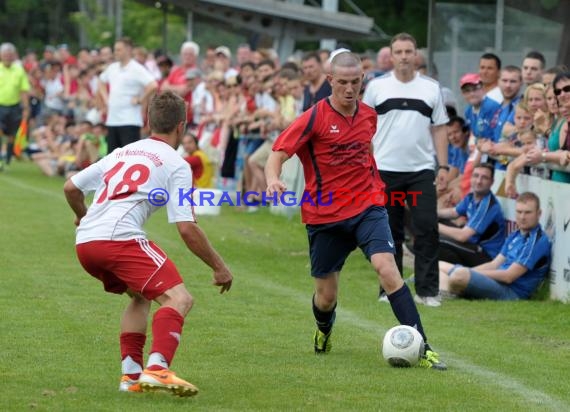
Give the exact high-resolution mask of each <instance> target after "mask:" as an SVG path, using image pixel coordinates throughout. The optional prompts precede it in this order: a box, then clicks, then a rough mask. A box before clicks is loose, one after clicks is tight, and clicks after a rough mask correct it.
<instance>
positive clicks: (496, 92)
mask: <svg viewBox="0 0 570 412" xmlns="http://www.w3.org/2000/svg"><path fill="white" fill-rule="evenodd" d="M485 96H487V97H488V98H489V99H493V100H494V101H496V102H497V103H499V104H501V103H503V93H501V89H500V88H499V86H495V87H493V88H492V89H491V90H489V91H488V92H487V94H486V95H485Z"/></svg>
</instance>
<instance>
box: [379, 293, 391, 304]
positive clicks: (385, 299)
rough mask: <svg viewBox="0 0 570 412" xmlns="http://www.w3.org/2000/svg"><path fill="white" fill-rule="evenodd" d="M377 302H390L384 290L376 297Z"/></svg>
mask: <svg viewBox="0 0 570 412" xmlns="http://www.w3.org/2000/svg"><path fill="white" fill-rule="evenodd" d="M378 302H382V303H390V300H389V299H388V295H387V294H386V292H382V293H381V294H380V296H379V297H378Z"/></svg>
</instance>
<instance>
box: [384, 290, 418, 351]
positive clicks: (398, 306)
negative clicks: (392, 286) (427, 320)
mask: <svg viewBox="0 0 570 412" xmlns="http://www.w3.org/2000/svg"><path fill="white" fill-rule="evenodd" d="M388 300H389V301H390V305H392V312H394V315H396V318H397V319H398V321H399V322H400V323H401V324H402V325H408V326H411V327H413V328H416V329H417V330H418V332H420V334H421V335H422V337H423V338H424V342H425V343H426V345H427V336H426V334H425V333H424V328H423V326H422V321H421V319H420V314H419V313H418V308H417V307H416V304H415V302H414V299H413V298H412V294H411V293H410V289H408V286H407V285H406V284H405V283H404V286H402V287H401V288H400V289H398V290H397V291H395V292H393V293H391V294H389V295H388Z"/></svg>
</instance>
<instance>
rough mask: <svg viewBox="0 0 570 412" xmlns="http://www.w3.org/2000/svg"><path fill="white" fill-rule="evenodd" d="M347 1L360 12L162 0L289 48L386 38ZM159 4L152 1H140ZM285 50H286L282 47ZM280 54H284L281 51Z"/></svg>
mask: <svg viewBox="0 0 570 412" xmlns="http://www.w3.org/2000/svg"><path fill="white" fill-rule="evenodd" d="M345 1H348V4H349V6H351V7H352V9H353V10H355V11H356V12H357V13H358V14H352V13H346V12H338V11H328V10H323V9H322V8H321V7H320V6H319V4H318V3H316V2H312V4H314V5H315V6H311V5H305V4H303V3H304V1H303V0H160V3H166V4H170V5H173V6H175V7H176V8H178V9H181V10H186V11H188V12H192V13H193V14H194V15H196V16H200V17H203V18H206V19H207V20H208V21H211V22H213V23H215V24H222V25H224V27H226V28H230V29H231V28H233V29H239V30H248V31H250V32H254V33H260V34H264V35H267V36H270V37H272V38H274V39H275V40H276V42H277V43H278V44H279V48H280V49H283V48H285V49H290V50H287V51H292V47H293V46H292V43H293V42H294V41H295V40H321V39H327V38H328V39H336V40H379V41H380V40H384V41H385V40H387V39H389V37H388V35H387V34H386V33H384V32H383V31H382V29H380V28H379V27H378V26H377V25H376V24H375V22H374V19H372V18H370V17H368V16H366V15H365V13H364V12H362V10H360V9H358V7H357V6H356V5H355V4H354V3H353V2H352V1H351V0H345ZM139 2H142V3H146V4H149V5H150V4H153V5H154V4H156V3H157V2H156V1H152V0H139ZM280 51H281V52H286V50H280ZM280 54H281V53H280Z"/></svg>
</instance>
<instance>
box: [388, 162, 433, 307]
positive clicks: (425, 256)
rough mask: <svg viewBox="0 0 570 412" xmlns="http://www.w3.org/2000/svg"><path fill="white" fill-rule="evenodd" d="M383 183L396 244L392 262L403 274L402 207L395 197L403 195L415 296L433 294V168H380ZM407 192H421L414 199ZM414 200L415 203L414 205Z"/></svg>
mask: <svg viewBox="0 0 570 412" xmlns="http://www.w3.org/2000/svg"><path fill="white" fill-rule="evenodd" d="M380 176H381V177H382V180H383V181H384V183H386V189H385V191H386V195H387V199H388V201H387V204H386V209H387V210H388V216H389V218H390V229H391V231H392V237H393V238H394V243H395V247H396V256H395V257H396V264H397V265H398V269H399V270H400V273H403V257H404V253H403V248H402V244H403V243H404V225H405V211H406V210H405V206H403V205H401V204H400V203H399V202H398V201H396V199H398V198H400V196H401V193H405V194H406V203H407V204H408V207H409V210H410V216H411V226H412V233H413V235H414V256H415V259H414V272H415V274H414V276H415V282H416V293H417V294H418V295H419V296H422V297H425V296H436V295H437V294H438V293H439V269H438V256H439V232H438V227H437V196H436V191H435V173H434V171H433V170H421V171H419V172H388V171H380ZM410 192H421V194H417V195H416V196H415V198H414V196H413V195H412V194H410ZM414 200H415V205H414Z"/></svg>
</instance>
